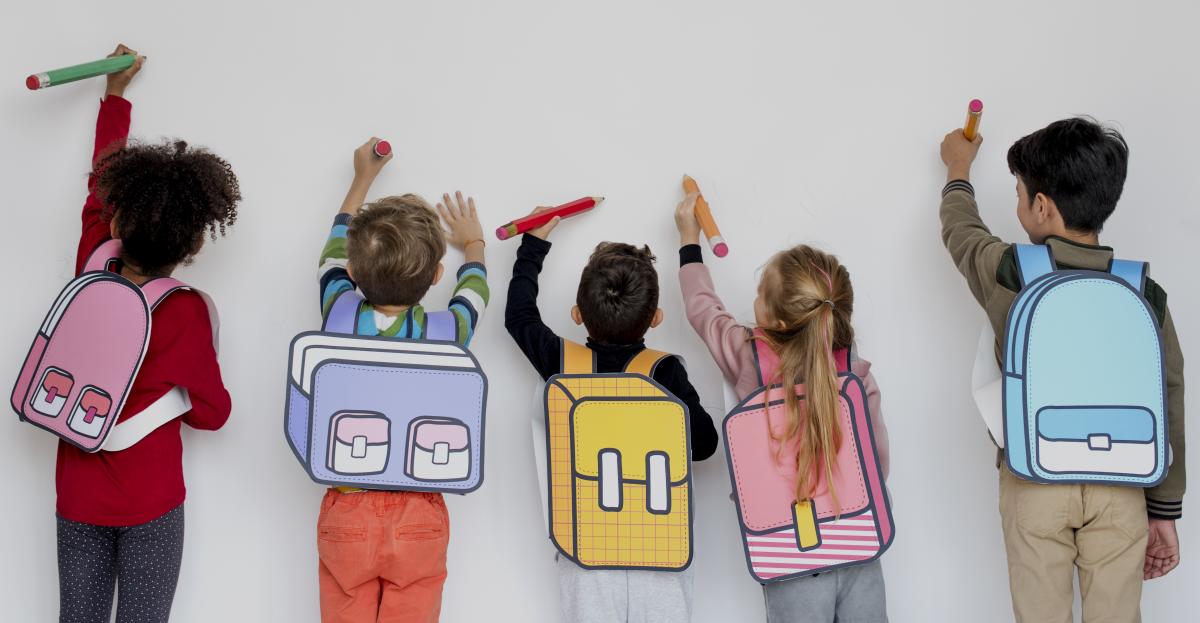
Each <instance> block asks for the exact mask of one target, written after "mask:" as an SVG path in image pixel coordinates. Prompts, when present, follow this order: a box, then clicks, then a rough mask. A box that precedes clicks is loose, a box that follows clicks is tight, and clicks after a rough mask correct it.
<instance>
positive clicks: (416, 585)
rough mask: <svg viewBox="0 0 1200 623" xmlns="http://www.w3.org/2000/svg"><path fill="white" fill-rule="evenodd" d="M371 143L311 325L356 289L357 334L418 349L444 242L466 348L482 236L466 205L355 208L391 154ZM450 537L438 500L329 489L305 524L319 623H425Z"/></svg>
mask: <svg viewBox="0 0 1200 623" xmlns="http://www.w3.org/2000/svg"><path fill="white" fill-rule="evenodd" d="M376 142H378V139H376V138H372V139H371V140H369V141H367V142H366V143H364V144H363V145H362V146H360V147H359V148H358V149H357V150H355V152H354V181H353V182H352V183H351V185H350V190H349V191H348V192H347V193H346V198H345V200H343V202H342V209H341V211H340V212H339V213H338V215H337V216H336V217H335V218H334V221H333V228H332V230H331V231H330V233H329V239H328V241H327V242H326V243H325V249H324V251H323V252H322V253H321V263H320V272H319V275H320V283H321V314H322V316H325V315H327V314H328V313H329V311H330V309H331V308H332V307H333V303H334V301H335V300H337V298H338V297H339V296H341V295H342V294H344V293H347V292H353V291H354V290H355V289H358V290H360V291H361V292H362V295H363V298H365V299H366V303H365V304H364V305H363V306H362V307H361V308H360V310H359V318H358V322H357V323H356V326H355V332H356V333H358V334H359V335H368V336H379V337H395V338H409V339H421V338H423V337H424V336H425V327H426V325H425V321H426V315H425V309H424V308H423V307H422V306H421V304H420V301H421V297H423V296H424V295H425V293H426V292H427V291H428V290H429V288H430V287H431V286H432V285H433V284H435V283H437V282H438V281H439V280H441V278H442V275H443V270H444V268H443V266H442V263H441V260H442V257H443V256H444V255H445V254H446V243H447V242H449V243H450V245H452V246H454V247H455V248H456V249H460V250H462V251H463V253H464V255H465V256H466V261H465V262H464V263H463V265H462V266H461V267H460V268H459V269H458V271H457V273H456V277H457V279H458V285H457V286H456V287H455V288H454V294H453V295H451V298H450V303H449V310H450V312H451V313H452V314H453V315H454V318H455V320H456V322H457V326H456V330H455V334H456V340H457V341H458V342H459V343H460V344H462V345H463V346H468V345H470V342H471V338H472V336H473V335H474V333H475V327H477V326H478V324H479V318H480V317H481V316H482V315H483V311H484V308H485V307H486V306H487V303H488V298H489V291H488V285H487V270H486V269H485V268H484V257H483V251H484V239H483V229H482V227H481V226H480V224H479V218H478V216H477V215H476V212H475V200H474V199H473V198H471V199H466V200H465V201H464V199H463V195H462V193H456V195H455V197H453V198H452V197H450V195H448V194H447V195H443V196H442V200H443V201H442V203H439V204H437V212H438V213H440V214H441V217H442V220H443V221H445V224H446V227H447V229H448V230H449V231H444V230H443V229H442V226H441V223H440V222H439V221H438V214H436V213H434V210H433V208H432V207H430V205H429V204H428V203H427V202H426V201H425V200H424V199H422V198H421V197H419V196H417V195H413V194H407V195H402V196H392V197H384V198H382V199H379V200H376V201H375V202H373V203H368V204H365V205H364V202H365V201H366V196H367V191H369V190H370V188H371V183H372V182H373V181H374V180H375V177H376V176H377V175H378V174H379V171H380V170H381V169H382V168H383V166H384V165H385V164H387V162H388V161H389V160H391V158H392V156H391V154H388V155H387V156H384V157H378V156H376V155H375V153H374V146H375V143H376ZM449 539H450V526H449V516H448V515H447V512H446V504H445V502H444V501H443V500H442V495H441V494H440V493H426V492H414V491H375V490H364V489H356V488H350V487H335V488H331V489H329V490H328V491H327V492H326V494H325V500H324V501H323V502H322V504H321V513H320V516H319V518H318V520H317V552H318V555H319V557H320V569H319V571H320V586H321V619H322V621H324V622H325V623H330V622H331V621H337V622H347V623H349V622H366V621H370V622H372V623H373V622H375V621H380V622H385V621H406V622H407V621H437V619H438V614H439V612H440V611H441V599H442V585H443V583H444V582H445V580H446V548H447V546H448V545H449Z"/></svg>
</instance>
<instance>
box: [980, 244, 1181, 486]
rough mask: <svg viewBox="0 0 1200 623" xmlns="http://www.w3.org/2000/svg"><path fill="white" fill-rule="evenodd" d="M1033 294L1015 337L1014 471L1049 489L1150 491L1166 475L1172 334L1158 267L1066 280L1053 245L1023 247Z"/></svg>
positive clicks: (1008, 441)
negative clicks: (1165, 325) (1155, 272)
mask: <svg viewBox="0 0 1200 623" xmlns="http://www.w3.org/2000/svg"><path fill="white" fill-rule="evenodd" d="M1014 249H1015V251H1016V257H1017V265H1018V267H1019V268H1020V272H1021V292H1020V293H1019V294H1018V295H1017V299H1016V301H1015V302H1014V303H1013V306H1012V309H1011V310H1009V313H1008V324H1007V331H1006V335H1005V338H1004V365H1003V368H1004V435H1005V447H1006V448H1007V452H1006V454H1007V456H1008V465H1009V467H1010V468H1011V469H1012V471H1013V472H1014V473H1015V474H1017V475H1018V476H1021V477H1023V478H1026V479H1028V480H1033V481H1035V482H1043V483H1064V482H1096V483H1105V484H1116V485H1130V486H1136V487H1150V486H1154V485H1156V484H1158V483H1159V482H1161V481H1162V479H1163V478H1164V477H1165V476H1166V472H1167V464H1168V461H1169V456H1168V454H1167V447H1168V446H1167V410H1166V388H1165V381H1164V374H1163V352H1162V333H1161V328H1160V327H1159V325H1158V322H1157V320H1156V318H1155V315H1154V312H1153V310H1152V309H1151V308H1150V305H1149V303H1147V302H1146V299H1145V297H1144V296H1143V294H1142V293H1143V289H1144V287H1145V284H1146V273H1147V270H1148V266H1147V265H1146V264H1145V263H1143V262H1130V261H1125V260H1113V262H1112V265H1111V266H1110V268H1109V271H1108V272H1100V271H1093V270H1058V269H1057V267H1056V266H1055V264H1054V260H1053V259H1052V258H1051V255H1050V249H1049V248H1048V247H1046V246H1044V245H1014Z"/></svg>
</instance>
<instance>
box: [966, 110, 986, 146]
mask: <svg viewBox="0 0 1200 623" xmlns="http://www.w3.org/2000/svg"><path fill="white" fill-rule="evenodd" d="M982 118H983V102H981V101H979V100H971V103H970V104H967V124H966V125H964V126H963V136H964V137H966V139H967V140H968V141H973V140H975V136H976V135H978V134H979V120H980V119H982Z"/></svg>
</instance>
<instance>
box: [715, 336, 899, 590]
mask: <svg viewBox="0 0 1200 623" xmlns="http://www.w3.org/2000/svg"><path fill="white" fill-rule="evenodd" d="M756 336H759V337H761V334H760V333H756ZM751 344H752V346H753V348H754V358H755V363H756V365H757V367H758V371H759V379H760V380H761V382H762V384H763V386H762V387H759V388H758V389H756V390H754V392H752V393H751V394H750V395H749V396H747V397H746V399H745V400H742V401H741V403H739V404H738V406H737V407H735V408H734V409H733V411H732V412H730V413H729V415H728V416H726V418H725V423H724V428H725V452H726V456H727V458H728V459H729V461H728V462H729V477H730V479H731V480H732V484H733V490H734V499H735V501H736V503H737V511H738V522H739V524H741V532H742V543H743V545H744V548H745V553H746V564H747V566H748V567H749V569H750V575H751V576H753V577H754V579H755V580H758V581H759V582H760V583H762V584H767V583H770V582H778V581H781V580H789V579H792V578H797V577H802V576H807V575H814V574H817V573H822V572H825V571H830V570H832V569H837V568H839V567H849V566H852V565H861V564H865V563H868V562H871V561H872V560H875V559H876V558H879V557H880V556H881V555H882V554H883V552H884V551H885V550H887V548H888V546H890V545H891V543H892V538H893V529H892V511H891V508H890V506H889V503H888V498H887V492H886V490H885V489H884V481H883V470H882V468H881V467H880V465H879V459H878V456H877V455H876V452H875V438H874V433H873V431H872V430H871V418H870V414H869V413H868V412H867V399H866V391H865V389H864V388H863V383H862V380H861V379H859V378H858V377H857V376H855V375H854V373H853V372H851V371H850V351H849V350H839V351H837V352H835V353H833V357H834V359H835V360H836V361H837V366H838V379H839V380H840V383H841V391H840V393H841V400H840V404H841V418H840V424H841V431H842V445H841V447H840V448H839V450H838V453H837V457H836V460H835V466H836V468H835V472H834V474H833V478H832V480H833V485H834V492H835V493H836V494H837V503H838V504H837V506H836V507H835V506H834V500H833V495H831V494H830V490H829V476H828V475H823V476H822V478H821V480H820V484H819V485H818V487H817V493H816V495H814V496H813V498H812V499H811V500H806V501H804V502H800V503H798V502H797V501H796V470H795V467H794V466H792V465H786V464H780V460H783V461H785V462H786V461H787V460H788V458H789V457H794V456H795V453H794V452H791V451H790V448H788V447H785V448H784V451H783V452H782V453H780V445H781V443H783V444H787V445H790V446H794V444H795V442H794V441H791V442H786V441H785V442H781V441H779V440H781V439H783V438H784V435H785V433H786V429H787V422H788V411H787V407H786V406H785V403H784V394H783V392H784V391H789V390H790V391H795V392H796V394H797V395H798V396H799V397H800V398H801V399H803V397H804V386H803V385H794V386H790V387H788V388H786V389H785V388H784V387H782V386H780V385H770V380H771V379H773V378H775V375H776V371H777V370H778V369H779V359H778V357H777V356H776V355H775V353H774V352H773V351H772V350H771V349H770V348H769V347H767V346H766V344H765V343H764V342H762V341H761V340H757V339H756V340H753V341H752V342H751Z"/></svg>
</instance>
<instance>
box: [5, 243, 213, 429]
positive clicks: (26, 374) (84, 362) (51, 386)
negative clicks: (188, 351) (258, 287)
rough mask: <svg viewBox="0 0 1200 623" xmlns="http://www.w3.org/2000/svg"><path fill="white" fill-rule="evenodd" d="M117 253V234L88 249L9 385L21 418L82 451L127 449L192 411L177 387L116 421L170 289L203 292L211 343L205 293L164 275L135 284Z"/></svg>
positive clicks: (119, 252) (211, 311) (180, 389)
mask: <svg viewBox="0 0 1200 623" xmlns="http://www.w3.org/2000/svg"><path fill="white" fill-rule="evenodd" d="M120 255H121V242H120V241H119V240H109V241H107V242H105V243H103V244H101V245H100V246H99V247H97V248H96V250H95V251H94V252H92V255H91V256H90V257H89V258H88V261H87V263H86V264H85V265H84V269H83V272H82V273H80V274H79V276H78V277H76V278H74V279H72V280H71V281H70V283H68V284H67V286H66V287H65V288H63V290H62V292H61V293H59V295H58V298H57V299H55V301H54V304H53V305H51V306H50V311H49V312H48V313H47V314H46V319H45V320H43V321H42V325H41V327H40V328H39V329H38V333H37V335H36V336H35V337H34V339H33V344H32V345H31V346H30V347H29V352H28V353H27V354H26V355H25V362H24V364H23V365H22V366H21V372H20V376H18V377H17V383H16V385H15V386H14V387H13V393H12V399H11V400H12V407H13V410H15V411H16V412H17V415H18V416H19V417H20V418H21V420H22V421H25V422H29V423H30V424H33V425H34V426H37V427H39V428H42V429H45V430H46V431H49V432H51V433H53V434H55V435H57V436H58V437H60V438H61V439H63V440H64V441H66V442H68V443H70V444H72V445H74V446H76V447H78V448H80V449H81V450H84V451H85V452H99V451H100V450H108V451H117V450H124V449H125V448H128V447H130V446H132V445H133V444H135V443H137V442H138V441H140V440H141V439H142V438H143V437H145V436H146V435H148V434H150V433H151V432H153V431H154V430H155V429H157V428H158V427H159V426H162V425H163V424H165V423H167V422H169V421H171V420H173V419H175V418H177V417H179V416H180V415H183V414H184V413H187V412H188V411H190V410H191V408H192V405H191V401H190V400H189V398H188V394H187V390H185V389H183V388H181V387H175V388H172V389H171V390H170V391H168V392H167V393H166V394H163V396H162V397H160V398H159V399H158V400H157V401H155V402H154V403H152V404H151V405H150V406H148V407H146V408H145V409H142V410H141V411H139V412H137V413H134V414H132V415H129V416H126V417H124V418H123V419H121V421H120V422H117V420H118V419H119V416H120V415H121V409H122V407H124V405H125V399H126V398H127V397H128V396H129V389H130V387H132V386H133V381H134V379H136V378H137V374H138V371H139V370H140V369H141V366H142V358H143V357H145V355H146V346H147V344H148V343H149V341H150V329H151V312H152V311H153V310H154V308H155V307H156V306H157V305H158V304H159V303H161V302H162V301H163V300H164V299H166V298H167V296H169V295H170V294H171V293H172V292H175V291H176V290H182V289H191V290H192V291H194V292H196V293H197V294H199V295H200V297H201V298H203V299H204V302H205V304H206V305H208V312H209V318H210V319H211V321H212V323H213V327H212V330H213V346H214V348H215V347H216V341H217V332H218V331H217V329H218V323H217V314H216V308H215V307H214V306H213V304H212V300H211V299H209V298H208V296H207V295H205V294H204V293H203V292H200V291H199V290H195V289H193V288H191V287H190V286H188V285H186V284H184V283H183V282H180V281H177V280H175V279H171V278H169V277H160V278H157V279H151V280H150V281H147V282H146V283H144V284H142V285H141V287H138V286H137V285H136V284H134V283H133V282H132V281H129V280H128V279H125V278H124V277H122V276H121V275H120V274H118V273H116V272H112V270H111V268H112V267H113V265H114V263H115V262H116V261H117V258H119V257H120Z"/></svg>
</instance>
